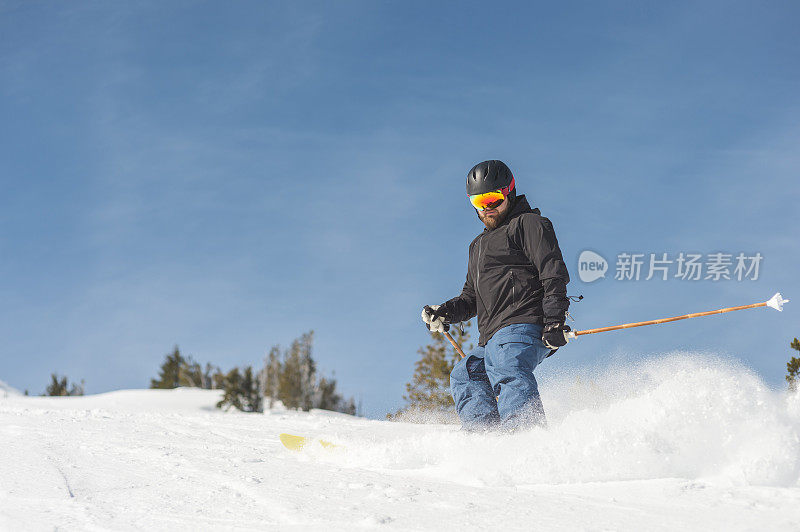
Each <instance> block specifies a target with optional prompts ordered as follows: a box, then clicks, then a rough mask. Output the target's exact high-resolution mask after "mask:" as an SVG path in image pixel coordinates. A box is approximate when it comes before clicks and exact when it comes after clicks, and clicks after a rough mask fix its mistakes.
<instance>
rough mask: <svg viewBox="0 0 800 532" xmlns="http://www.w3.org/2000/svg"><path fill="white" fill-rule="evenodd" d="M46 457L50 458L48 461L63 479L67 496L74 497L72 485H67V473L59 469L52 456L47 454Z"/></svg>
mask: <svg viewBox="0 0 800 532" xmlns="http://www.w3.org/2000/svg"><path fill="white" fill-rule="evenodd" d="M47 459H48V460H50V463H52V464H53V467H54V468H55V470H56V471H58V474H59V475H61V478H63V479H64V485H65V486H66V487H67V493H69V498H70V499H74V498H75V493H73V491H72V486H70V485H69V479H68V478H67V475H65V474H64V471H63V470H62V469H61V467H59V465H58V463H57V462H56V461H55V460H54V459H53V457H52V456H49V455H48V456H47Z"/></svg>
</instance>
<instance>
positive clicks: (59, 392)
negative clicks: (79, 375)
mask: <svg viewBox="0 0 800 532" xmlns="http://www.w3.org/2000/svg"><path fill="white" fill-rule="evenodd" d="M44 394H45V395H49V396H53V397H59V396H64V395H69V391H68V388H67V377H61V378H60V379H59V378H58V375H57V374H55V373H53V374H51V375H50V385H49V386H48V387H47V388H46V389H45V391H44Z"/></svg>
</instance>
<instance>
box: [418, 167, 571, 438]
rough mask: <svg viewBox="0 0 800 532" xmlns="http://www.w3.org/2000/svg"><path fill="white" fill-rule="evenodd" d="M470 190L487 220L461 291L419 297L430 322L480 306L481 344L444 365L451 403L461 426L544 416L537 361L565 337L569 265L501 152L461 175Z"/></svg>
mask: <svg viewBox="0 0 800 532" xmlns="http://www.w3.org/2000/svg"><path fill="white" fill-rule="evenodd" d="M467 196H468V197H469V200H470V203H471V204H472V206H473V207H474V208H475V210H476V211H477V213H478V218H480V220H481V221H482V222H483V223H484V225H485V226H486V228H485V229H484V230H483V232H482V233H481V234H479V235H478V236H477V237H476V238H475V240H473V241H472V243H471V244H470V246H469V262H468V264H467V280H466V282H465V283H464V288H463V290H462V291H461V295H459V296H458V297H455V298H453V299H450V300H449V301H446V302H445V303H442V304H441V305H431V306H425V307H424V308H423V310H422V320H423V321H424V322H425V324H426V325H427V327H428V329H429V330H431V331H436V332H444V331H447V330H448V329H449V327H450V324H451V323H457V322H461V321H464V320H467V319H469V318H471V317H473V316H475V315H476V314H477V316H478V331H479V332H480V338H479V339H478V347H477V348H475V350H473V351H472V352H471V353H470V354H469V355H468V356H466V357H465V358H463V359H461V360H460V361H459V362H458V363H457V364H456V365H455V367H454V368H453V371H452V373H451V374H450V390H451V392H452V394H453V400H454V401H455V406H456V412H458V415H459V417H460V418H461V422H462V423H463V425H464V427H465V428H466V429H467V430H489V429H501V430H514V429H518V428H525V427H529V426H532V425H541V426H544V425H545V415H544V409H543V407H542V401H541V399H540V398H539V389H538V387H537V384H536V378H535V377H534V376H533V370H534V369H535V368H536V366H538V365H539V364H540V363H541V362H542V360H544V359H545V358H546V357H547V356H549V355H550V354H552V353H553V352H554V351H555V350H556V349H558V348H559V347H561V346H563V345H565V344H566V343H567V338H566V332H567V331H569V327H568V326H566V325H565V324H564V321H565V316H566V312H567V309H568V307H569V299H568V298H567V283H568V282H569V274H568V273H567V266H566V264H564V259H563V258H562V256H561V250H560V249H559V247H558V241H557V240H556V235H555V232H554V231H553V226H552V224H551V223H550V220H548V219H547V218H545V217H543V216H541V215H540V211H539V209H531V207H530V205H529V204H528V201H527V199H525V196H524V195H520V196H517V195H516V189H515V183H514V176H513V175H512V173H511V170H510V169H509V168H508V166H506V165H505V164H504V163H503V162H501V161H484V162H482V163H479V164H477V165H475V166H474V167H473V168H472V170H470V172H469V174H468V175H467Z"/></svg>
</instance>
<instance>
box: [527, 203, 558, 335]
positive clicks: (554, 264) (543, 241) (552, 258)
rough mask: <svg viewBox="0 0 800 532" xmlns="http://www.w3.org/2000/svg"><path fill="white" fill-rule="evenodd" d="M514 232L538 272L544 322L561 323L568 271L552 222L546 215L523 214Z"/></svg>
mask: <svg viewBox="0 0 800 532" xmlns="http://www.w3.org/2000/svg"><path fill="white" fill-rule="evenodd" d="M519 231H520V233H521V234H519V235H518V238H519V240H520V241H521V242H520V243H521V245H522V249H523V251H524V252H525V255H527V257H528V259H529V260H530V261H531V264H533V266H534V267H535V268H536V270H537V271H538V272H539V280H540V281H541V282H542V287H543V289H544V295H543V297H542V310H543V312H544V323H545V324H548V323H554V322H560V323H563V322H564V320H565V319H566V313H567V309H569V298H567V283H569V273H568V272H567V265H566V264H565V263H564V258H563V257H562V256H561V248H559V247H558V240H556V233H555V231H554V230H553V224H552V223H551V222H550V220H548V219H547V218H544V217H542V216H538V215H535V214H534V215H523V216H522V217H521V220H520V224H519Z"/></svg>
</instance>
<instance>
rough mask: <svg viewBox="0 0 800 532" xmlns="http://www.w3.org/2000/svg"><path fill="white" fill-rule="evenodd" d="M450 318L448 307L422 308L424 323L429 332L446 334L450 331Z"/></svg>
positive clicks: (432, 306)
mask: <svg viewBox="0 0 800 532" xmlns="http://www.w3.org/2000/svg"><path fill="white" fill-rule="evenodd" d="M450 318H452V316H451V315H450V313H449V312H448V311H447V305H431V306H428V305H425V306H424V307H423V308H422V321H424V322H425V326H426V327H427V328H428V330H429V331H433V332H446V331H449V330H450Z"/></svg>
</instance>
